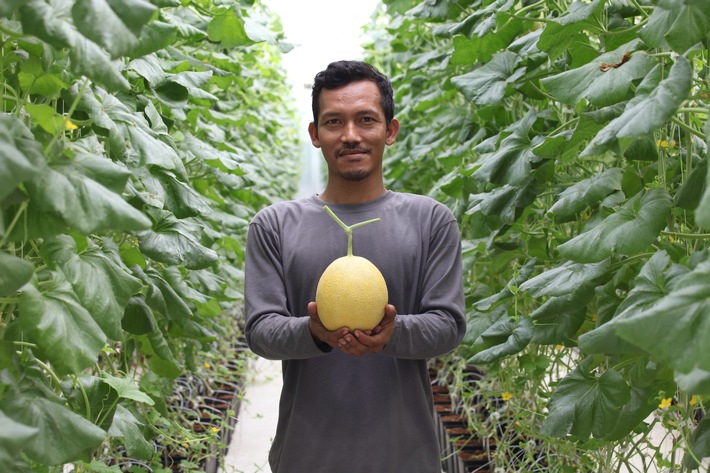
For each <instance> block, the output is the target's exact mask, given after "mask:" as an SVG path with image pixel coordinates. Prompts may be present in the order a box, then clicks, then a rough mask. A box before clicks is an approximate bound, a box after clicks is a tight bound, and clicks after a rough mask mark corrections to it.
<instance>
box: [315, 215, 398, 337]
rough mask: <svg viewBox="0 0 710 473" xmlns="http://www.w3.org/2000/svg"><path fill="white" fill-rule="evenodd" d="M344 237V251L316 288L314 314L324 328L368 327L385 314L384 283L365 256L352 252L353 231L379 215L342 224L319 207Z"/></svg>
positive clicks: (367, 328)
mask: <svg viewBox="0 0 710 473" xmlns="http://www.w3.org/2000/svg"><path fill="white" fill-rule="evenodd" d="M323 208H324V209H325V211H326V212H328V215H330V216H331V217H332V218H333V220H335V222H336V223H337V224H338V225H340V227H341V228H342V229H343V230H345V233H346V235H347V236H348V252H347V254H346V256H342V257H340V258H338V259H336V260H335V261H333V262H332V263H330V265H328V267H327V268H325V271H323V274H322V275H321V277H320V279H319V280H318V287H316V307H317V308H318V317H320V320H321V322H323V325H324V326H325V328H327V329H328V330H337V329H339V328H341V327H347V328H349V329H350V330H355V329H359V330H372V329H373V328H375V327H376V326H377V324H379V323H380V321H381V320H382V317H384V315H385V306H386V305H387V297H388V293H387V283H385V278H384V277H383V276H382V273H381V272H380V270H379V269H377V267H376V266H375V265H374V264H372V262H371V261H370V260H368V259H367V258H363V257H361V256H355V255H353V230H354V229H355V228H358V227H361V226H363V225H367V224H369V223H373V222H379V221H380V219H379V218H375V219H372V220H367V221H365V222H360V223H356V224H353V225H350V226H348V225H345V223H343V222H342V220H340V219H339V218H338V217H337V216H336V215H335V214H334V213H333V211H332V210H330V208H328V206H327V205H326V206H325V207H323Z"/></svg>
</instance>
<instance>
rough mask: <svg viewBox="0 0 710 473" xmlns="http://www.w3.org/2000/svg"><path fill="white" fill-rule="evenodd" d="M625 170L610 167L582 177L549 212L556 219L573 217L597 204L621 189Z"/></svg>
mask: <svg viewBox="0 0 710 473" xmlns="http://www.w3.org/2000/svg"><path fill="white" fill-rule="evenodd" d="M623 177H624V170H623V169H621V168H610V169H607V170H606V171H604V172H602V173H601V174H599V175H596V176H592V177H590V178H587V179H582V180H580V181H578V182H576V183H575V184H573V185H571V186H570V187H568V188H567V189H565V190H564V191H562V192H561V193H560V195H559V196H558V197H557V201H556V202H555V203H554V204H553V205H552V207H550V210H548V211H547V212H548V214H550V215H551V216H552V217H553V219H555V220H562V221H564V219H566V218H569V217H572V216H574V215H576V214H577V213H579V212H581V211H582V210H584V209H585V208H587V207H592V206H596V205H597V204H598V203H599V202H600V201H601V200H603V199H604V198H605V197H606V196H608V195H609V194H612V193H614V192H618V191H620V190H621V182H622V179H623Z"/></svg>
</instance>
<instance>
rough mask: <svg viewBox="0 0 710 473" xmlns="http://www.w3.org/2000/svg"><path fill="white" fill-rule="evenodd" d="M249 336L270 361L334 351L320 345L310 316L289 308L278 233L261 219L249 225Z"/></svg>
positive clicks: (246, 291)
mask: <svg viewBox="0 0 710 473" xmlns="http://www.w3.org/2000/svg"><path fill="white" fill-rule="evenodd" d="M244 306H245V318H246V326H245V337H246V341H247V344H248V345H249V348H250V349H251V350H252V351H253V352H254V353H256V354H257V355H259V356H262V357H264V358H267V359H270V360H287V359H303V358H311V357H315V356H320V355H323V354H324V353H327V352H328V351H330V350H331V348H330V347H329V346H327V345H325V346H323V345H321V344H316V342H315V340H314V339H313V336H312V335H311V330H310V327H309V317H307V316H302V317H299V316H297V314H296V315H294V314H291V313H290V311H289V309H288V301H287V295H286V286H285V283H284V271H283V266H282V263H281V257H280V245H279V242H278V238H277V236H276V235H275V234H274V233H273V232H271V231H269V230H268V229H267V228H266V227H265V226H263V225H261V224H260V223H257V222H252V223H251V224H250V225H249V233H248V235H247V245H246V261H245V275H244Z"/></svg>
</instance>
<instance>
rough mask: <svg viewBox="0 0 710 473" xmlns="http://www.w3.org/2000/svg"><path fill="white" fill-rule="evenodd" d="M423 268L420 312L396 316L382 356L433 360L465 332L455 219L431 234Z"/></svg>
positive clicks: (459, 250) (457, 341) (444, 352)
mask: <svg viewBox="0 0 710 473" xmlns="http://www.w3.org/2000/svg"><path fill="white" fill-rule="evenodd" d="M426 265H427V267H426V271H425V274H426V276H425V279H424V281H423V285H422V298H421V305H420V308H421V310H420V312H419V313H416V314H398V315H397V317H396V319H395V323H396V325H395V330H394V333H393V336H392V339H391V340H390V343H389V344H387V346H386V347H385V349H384V351H383V353H385V354H388V355H391V356H395V357H398V358H409V359H423V358H434V357H437V356H441V355H444V354H446V353H448V352H450V351H452V350H453V349H454V348H456V347H457V346H458V345H459V343H461V340H462V339H463V337H464V335H465V333H466V309H465V302H464V294H463V277H462V271H463V270H462V260H461V236H460V233H459V230H458V225H457V223H456V221H455V220H454V221H450V222H449V223H446V224H444V225H442V226H441V227H440V228H439V229H438V230H437V231H436V232H435V233H434V234H433V235H432V238H431V241H430V243H429V254H428V258H427V262H426Z"/></svg>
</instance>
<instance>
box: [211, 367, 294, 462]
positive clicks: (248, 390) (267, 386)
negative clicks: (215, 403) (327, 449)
mask: <svg viewBox="0 0 710 473" xmlns="http://www.w3.org/2000/svg"><path fill="white" fill-rule="evenodd" d="M246 376H247V378H246V379H245V382H244V389H245V391H244V398H243V399H242V403H241V407H240V409H239V412H238V413H237V418H238V421H237V424H236V425H235V430H234V434H233V435H232V439H231V443H230V445H229V452H228V453H227V456H226V457H225V466H224V470H223V472H222V473H271V469H270V468H269V464H268V460H267V458H268V454H269V447H270V446H271V440H272V439H273V436H274V432H276V420H277V416H278V405H279V394H280V393H281V385H282V381H281V362H279V361H270V360H266V359H264V358H259V357H256V356H254V357H252V358H250V360H249V367H248V369H247V375H246Z"/></svg>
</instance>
